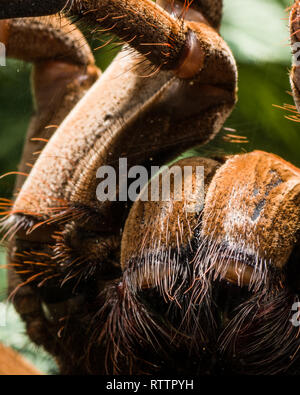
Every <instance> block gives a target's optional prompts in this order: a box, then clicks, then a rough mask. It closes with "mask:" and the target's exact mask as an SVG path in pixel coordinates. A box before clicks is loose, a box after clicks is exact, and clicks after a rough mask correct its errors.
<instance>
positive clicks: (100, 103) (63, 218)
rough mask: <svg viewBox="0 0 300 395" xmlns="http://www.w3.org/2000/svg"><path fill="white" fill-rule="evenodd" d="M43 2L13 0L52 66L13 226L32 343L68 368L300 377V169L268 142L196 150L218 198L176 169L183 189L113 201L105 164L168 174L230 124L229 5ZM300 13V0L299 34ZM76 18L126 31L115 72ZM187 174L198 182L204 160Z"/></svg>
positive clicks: (28, 34) (44, 73) (3, 24)
mask: <svg viewBox="0 0 300 395" xmlns="http://www.w3.org/2000/svg"><path fill="white" fill-rule="evenodd" d="M31 3H32V1H31V0H30V1H29V0H1V1H0V4H1V10H0V17H1V18H2V20H1V21H0V41H1V42H3V43H4V44H5V45H6V48H7V55H8V56H10V57H16V58H19V59H22V60H25V61H29V62H33V64H34V69H33V77H32V81H33V91H34V97H35V103H36V113H35V115H34V117H33V118H32V121H31V123H30V126H29V130H28V134H27V139H26V144H25V147H24V152H23V157H22V160H21V163H20V168H19V170H20V174H19V177H18V178H17V183H16V187H15V190H16V191H17V192H18V193H17V197H16V199H15V201H14V202H13V203H12V206H11V207H10V208H8V210H7V212H6V214H5V217H4V220H3V229H4V230H5V233H6V234H5V237H6V239H7V240H8V245H9V253H8V255H9V267H10V270H9V294H10V298H11V300H12V301H13V302H14V305H15V307H16V309H17V311H18V313H19V314H20V316H21V317H22V319H23V320H24V321H25V323H26V328H27V333H28V335H29V337H30V338H31V339H32V340H33V341H34V342H35V343H36V344H38V345H42V346H43V347H44V348H45V349H46V350H47V351H48V352H49V353H51V354H52V355H54V356H55V358H56V360H57V362H58V365H59V369H60V372H61V373H62V374H105V373H120V374H144V373H147V374H154V373H160V374H186V373H187V374H199V375H201V374H245V373H248V374H258V373H261V374H275V373H288V374H294V373H299V370H300V361H299V355H300V354H299V348H300V337H299V328H298V326H297V325H293V324H292V322H291V311H292V308H293V306H294V305H295V303H297V302H298V301H299V297H298V295H299V290H300V282H299V278H300V277H299V274H300V273H299V267H298V261H299V230H300V225H299V215H300V201H299V200H300V171H299V169H298V168H296V167H295V166H293V165H292V164H291V163H288V162H286V161H284V160H283V159H281V158H280V157H277V156H275V155H273V154H271V153H267V152H262V151H254V152H250V153H246V154H239V155H228V156H224V157H217V156H215V157H210V158H207V157H192V158H186V159H182V160H180V161H177V162H175V165H176V166H177V168H178V169H183V168H184V167H185V166H191V167H192V168H193V169H195V168H196V167H197V166H198V167H201V168H202V169H203V193H204V196H203V199H204V203H203V205H198V203H199V201H198V198H197V196H198V195H197V193H196V198H195V199H194V201H193V200H192V201H190V200H189V201H188V200H187V197H186V196H183V197H182V199H181V200H177V199H175V195H176V193H177V192H180V191H181V189H182V184H176V183H175V178H172V180H173V181H171V182H170V185H171V186H173V189H172V188H171V195H170V197H171V199H169V200H163V199H161V198H159V199H156V200H151V199H150V200H146V199H145V200H143V199H141V198H138V199H136V200H135V202H133V203H132V202H130V201H128V200H126V199H118V198H114V199H107V200H99V199H98V198H97V188H98V185H99V177H98V178H97V171H98V169H99V168H102V167H103V166H109V168H110V169H114V170H117V168H118V166H119V159H120V158H123V159H124V158H126V164H127V166H128V168H130V167H132V166H136V165H139V166H143V168H144V169H146V170H147V171H148V170H149V171H150V169H152V168H153V167H155V166H156V167H158V168H159V167H161V166H162V165H163V164H166V163H171V162H172V161H174V160H175V158H176V157H178V155H179V154H180V153H182V152H183V151H185V150H187V149H189V148H192V147H195V146H197V145H202V144H204V143H206V142H208V141H209V140H212V139H213V138H214V137H215V136H216V135H217V133H218V132H219V131H220V129H221V127H222V125H223V124H224V122H225V120H226V119H227V117H228V116H229V115H230V113H231V111H232V110H233V108H234V106H235V103H236V97H237V68H236V64H235V60H234V57H233V55H232V53H231V51H230V49H229V47H228V46H227V44H226V43H225V42H224V40H223V39H222V37H221V36H220V34H219V28H220V24H221V15H222V0H194V1H183V0H157V1H156V2H155V3H154V2H152V1H151V0H72V1H66V0H56V1H55V0H52V1H47V2H43V1H38V2H35V4H34V7H32V6H31V5H32V4H31ZM299 13H300V3H299V1H295V3H294V5H293V6H292V7H291V18H290V28H291V41H292V43H294V42H297V39H298V36H299ZM70 19H71V20H72V22H74V21H76V22H80V24H84V25H86V26H88V27H89V29H93V32H94V34H97V32H106V33H112V34H114V35H116V36H117V37H118V38H119V40H120V41H121V42H122V43H123V49H122V51H121V52H120V53H119V54H118V55H117V56H116V58H115V59H114V60H113V62H112V64H111V65H110V66H109V68H108V69H107V70H106V71H105V72H104V73H103V74H101V72H100V70H99V69H98V68H97V66H96V65H95V61H94V57H93V54H92V51H91V49H90V47H89V45H88V43H87V41H86V39H85V37H84V36H83V34H82V33H81V32H80V30H79V29H78V28H77V27H76V24H74V23H73V24H71V25H70ZM299 70H300V68H299V66H297V64H296V63H295V65H294V66H293V68H292V71H291V78H290V80H291V85H292V91H293V96H294V99H295V104H296V106H297V109H298V111H299V110H300V93H299V86H300V80H299V78H300V77H299ZM37 151H41V153H40V154H39V156H38V158H37V160H36V161H35V163H34V165H33V167H32V169H31V171H30V173H29V175H28V177H26V180H25V182H24V175H26V174H25V173H27V167H26V164H28V162H32V154H33V153H34V152H37ZM164 174H165V173H164V171H163V172H162V173H156V174H154V175H153V177H152V178H151V180H150V182H149V183H148V184H146V185H144V188H143V191H142V192H141V194H140V195H139V197H140V196H141V195H142V193H145V191H146V192H150V190H151V188H152V186H153V185H154V184H155V183H156V186H157V185H158V186H161V185H162V182H163V175H164ZM125 178H126V177H123V176H122V174H121V173H120V174H118V176H117V178H116V197H120V195H121V190H122V188H123V187H124V185H125V184H126V182H127V181H126V180H125ZM186 181H187V182H188V183H189V185H191V186H193V188H194V190H196V192H197V191H198V189H197V185H198V184H197V177H196V174H195V172H194V171H193V172H192V173H190V174H189V176H188V177H187V180H186ZM178 185H179V186H178ZM125 186H126V185H125ZM194 196H195V195H194ZM199 196H200V192H199ZM199 196H198V197H199ZM2 205H3V206H9V203H8V202H6V201H3V204H2ZM187 207H188V208H189V209H187Z"/></svg>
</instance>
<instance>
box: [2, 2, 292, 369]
mask: <svg viewBox="0 0 300 395" xmlns="http://www.w3.org/2000/svg"><path fill="white" fill-rule="evenodd" d="M224 2H225V7H224V21H223V26H222V34H223V36H224V37H225V39H226V40H227V42H228V44H229V46H230V47H231V49H232V50H233V53H234V55H235V57H236V59H237V63H238V70H239V101H238V104H237V106H236V109H235V110H234V112H233V114H232V115H231V117H230V118H229V119H228V121H227V122H226V125H225V127H227V128H232V129H235V130H236V131H237V134H239V135H243V136H247V138H248V140H249V143H247V144H236V143H235V144H233V143H228V142H225V141H224V139H223V136H224V135H225V134H226V130H224V129H223V130H222V131H221V133H220V135H219V136H218V137H217V138H216V139H215V140H214V141H213V142H211V143H209V144H208V145H207V146H205V147H202V148H201V149H199V150H198V152H200V153H205V154H206V155H208V154H210V153H212V154H215V153H223V152H227V153H235V152H241V151H251V150H254V149H262V150H266V151H269V152H273V153H276V154H278V155H280V156H282V157H283V158H285V159H286V160H289V161H291V162H293V163H294V164H295V165H297V166H300V156H299V151H298V150H299V148H300V133H299V126H298V124H297V123H295V122H291V121H290V120H288V119H286V118H285V116H286V115H288V113H287V112H286V111H284V110H281V109H279V108H277V107H274V105H279V106H281V105H283V104H284V103H289V104H292V103H293V101H292V98H291V96H290V95H289V94H288V92H289V91H290V86H289V78H288V71H289V68H290V65H291V52H290V49H289V46H288V44H289V31H288V13H287V11H286V10H285V8H286V7H287V6H289V5H291V3H292V0H227V1H226V0H225V1H224ZM91 45H92V47H93V48H95V47H97V46H98V43H97V42H96V40H92V39H91ZM115 52H116V50H115V49H114V48H113V47H111V46H108V47H106V48H105V49H102V50H101V51H97V52H96V58H97V63H98V64H99V66H100V67H101V68H102V69H105V67H107V65H108V64H109V62H110V60H111V58H112V57H113V56H114V54H115ZM30 69H31V66H30V65H28V64H25V63H23V62H19V61H15V60H8V62H7V67H0V173H2V174H3V173H6V172H9V171H14V170H16V168H17V164H18V161H19V158H20V155H21V151H22V142H23V139H24V135H25V131H26V127H27V125H28V122H29V119H30V114H31V113H32V111H33V105H32V99H31V93H30ZM13 182H14V177H13V176H8V177H5V178H4V179H1V180H0V196H2V197H10V196H11V191H12V187H13ZM4 260H5V258H4V252H1V253H0V265H1V262H2V263H3V262H4ZM5 288H6V276H5V271H4V270H0V302H1V300H3V298H4V295H5ZM9 317H10V318H9V320H10V322H11V324H9V326H8V327H6V328H5V330H3V328H2V329H1V328H0V340H1V341H4V342H6V343H7V344H10V345H11V346H13V347H14V348H16V349H17V350H19V351H22V352H24V353H25V355H26V356H28V357H29V358H33V359H32V360H33V362H34V363H35V364H37V365H38V366H39V367H40V368H41V369H42V370H43V371H45V372H48V373H51V372H53V371H55V368H54V367H53V366H54V365H53V363H52V362H49V363H47V362H45V358H46V357H43V355H44V354H43V353H42V352H41V351H39V352H38V353H37V352H36V351H35V349H34V348H32V346H30V345H29V346H28V340H26V336H24V334H23V332H24V328H23V327H22V325H21V324H20V322H19V323H18V318H17V316H16V315H15V314H14V313H11V314H10V315H9ZM18 325H19V326H18ZM20 325H21V326H20ZM10 331H11V333H14V334H15V335H14V336H13V335H12V336H9V333H10ZM20 332H21V333H22V334H23V337H22V336H21V338H18V337H16V336H18V333H20ZM22 339H23V340H22ZM37 354H38V355H39V359H34V358H35V357H36V355H37ZM34 356H35V357H34ZM46 360H47V358H46Z"/></svg>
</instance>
